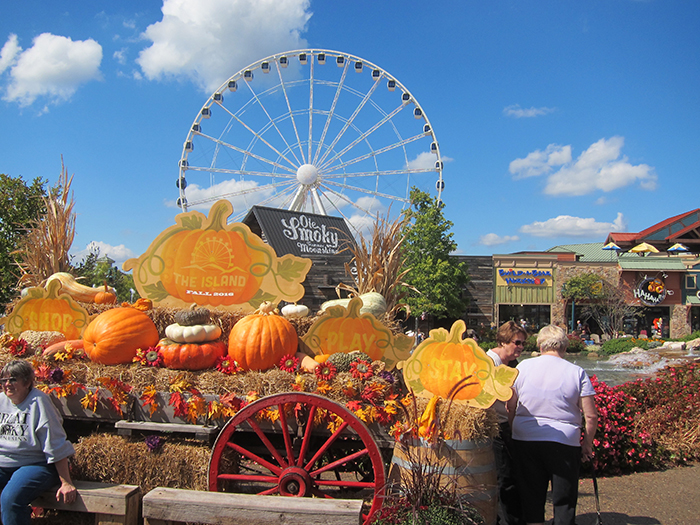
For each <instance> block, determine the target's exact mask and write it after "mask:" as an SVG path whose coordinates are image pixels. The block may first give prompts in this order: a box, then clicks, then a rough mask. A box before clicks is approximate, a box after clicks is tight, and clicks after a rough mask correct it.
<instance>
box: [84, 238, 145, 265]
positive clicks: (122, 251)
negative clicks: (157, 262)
mask: <svg viewBox="0 0 700 525" xmlns="http://www.w3.org/2000/svg"><path fill="white" fill-rule="evenodd" d="M95 251H98V252H99V254H100V257H105V256H107V257H109V258H110V259H113V260H114V266H116V267H117V268H121V266H122V263H123V262H124V261H126V260H127V259H131V258H132V257H136V254H135V253H134V252H133V251H131V250H130V249H129V248H127V247H126V246H124V245H123V244H120V245H118V246H112V245H111V244H107V243H106V242H102V241H91V242H89V243H88V245H87V246H86V247H85V249H83V250H80V251H77V252H74V253H72V254H71V255H73V258H74V261H75V262H78V263H79V262H80V261H82V260H83V259H84V258H85V257H87V256H88V255H89V254H90V253H91V252H95Z"/></svg>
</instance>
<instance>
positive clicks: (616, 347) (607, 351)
mask: <svg viewBox="0 0 700 525" xmlns="http://www.w3.org/2000/svg"><path fill="white" fill-rule="evenodd" d="M649 342H650V340H649V339H641V338H639V339H638V338H635V337H618V338H617V339H610V340H609V341H605V342H604V343H603V344H602V346H601V347H600V351H601V353H603V354H604V355H615V354H621V353H622V352H629V351H630V350H632V349H633V348H635V347H638V348H643V349H644V350H648V349H649Z"/></svg>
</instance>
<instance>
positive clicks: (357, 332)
mask: <svg viewBox="0 0 700 525" xmlns="http://www.w3.org/2000/svg"><path fill="white" fill-rule="evenodd" d="M360 308H362V299H360V298H359V297H353V298H352V299H351V300H350V302H349V303H348V306H347V308H345V307H343V306H332V307H330V308H328V310H326V313H325V314H324V315H322V316H321V317H320V318H319V319H318V320H317V321H316V322H315V323H314V324H313V325H312V326H311V328H309V331H308V332H307V333H306V335H304V337H302V339H301V341H302V343H303V345H304V347H305V348H306V349H308V350H309V351H310V352H311V353H312V354H314V355H321V354H335V353H337V352H345V353H349V352H354V351H356V350H358V351H361V352H364V353H366V354H367V355H368V356H370V358H371V359H372V360H373V361H375V360H382V361H384V362H385V363H386V368H387V369H388V370H391V369H393V368H394V367H395V366H396V365H397V364H398V363H399V362H401V361H403V360H404V359H406V358H407V357H408V356H409V354H410V352H411V347H412V346H413V339H412V338H411V337H408V336H406V335H403V334H393V333H392V332H391V330H389V329H388V328H387V327H385V326H384V325H383V324H382V323H380V322H379V321H378V320H377V318H376V317H374V315H372V314H369V313H364V314H361V313H360Z"/></svg>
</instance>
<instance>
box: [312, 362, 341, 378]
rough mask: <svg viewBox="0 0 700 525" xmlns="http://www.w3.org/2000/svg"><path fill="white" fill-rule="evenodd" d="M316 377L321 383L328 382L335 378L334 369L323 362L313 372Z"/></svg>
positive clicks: (332, 365) (329, 364)
mask: <svg viewBox="0 0 700 525" xmlns="http://www.w3.org/2000/svg"><path fill="white" fill-rule="evenodd" d="M314 372H315V373H316V377H318V378H319V379H322V380H323V381H330V380H331V379H333V378H334V377H335V374H336V369H335V365H334V364H333V363H329V362H325V363H321V364H320V365H318V366H317V367H316V369H315V370H314Z"/></svg>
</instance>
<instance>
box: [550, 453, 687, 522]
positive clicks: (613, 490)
mask: <svg viewBox="0 0 700 525" xmlns="http://www.w3.org/2000/svg"><path fill="white" fill-rule="evenodd" d="M598 493H599V495H600V512H601V518H602V522H603V525H658V524H661V525H694V524H700V463H696V464H693V465H691V466H689V467H676V468H672V469H669V470H664V471H661V472H644V473H639V474H630V475H627V476H618V477H610V478H599V479H598ZM596 517H597V515H596V510H595V497H594V495H593V482H592V481H591V480H590V479H582V480H581V481H580V483H579V500H578V507H577V518H576V523H577V525H594V524H595V523H596ZM551 518H552V507H551V503H548V505H547V519H551Z"/></svg>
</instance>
